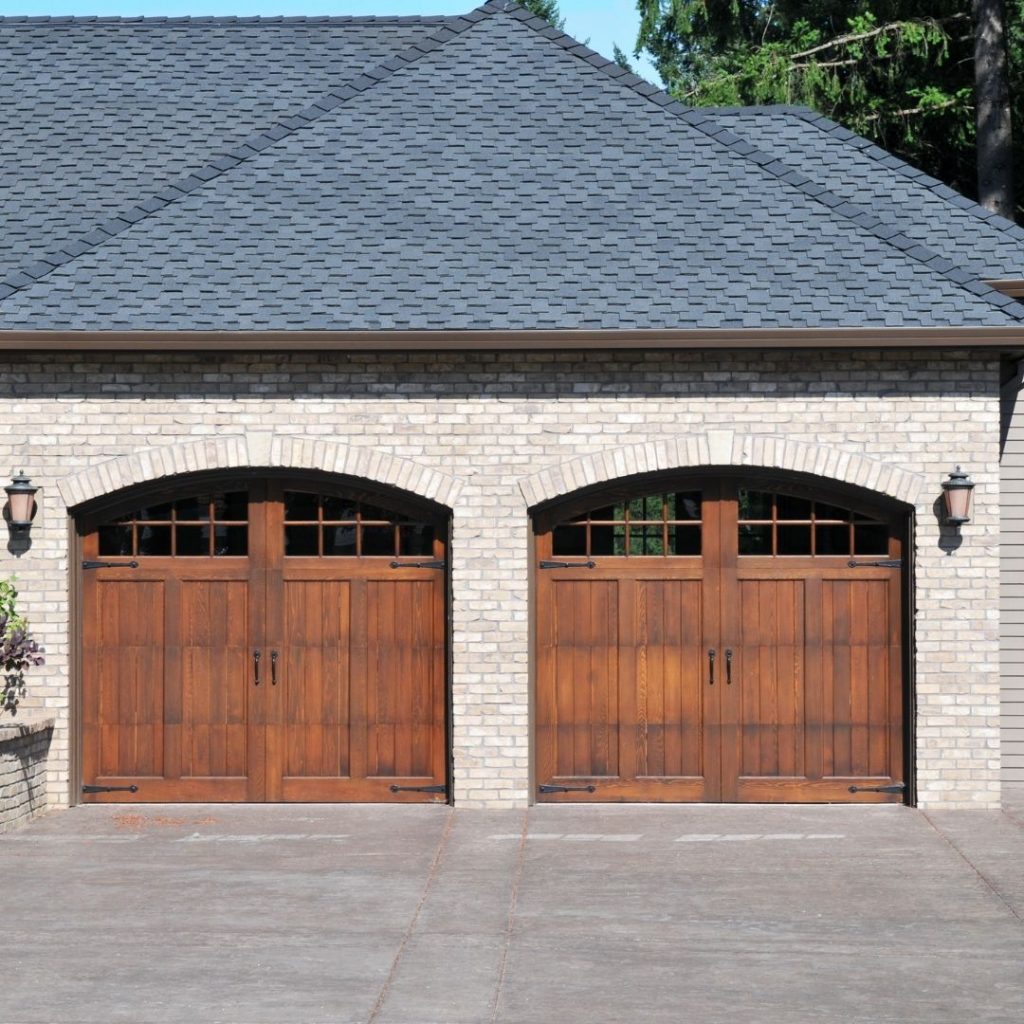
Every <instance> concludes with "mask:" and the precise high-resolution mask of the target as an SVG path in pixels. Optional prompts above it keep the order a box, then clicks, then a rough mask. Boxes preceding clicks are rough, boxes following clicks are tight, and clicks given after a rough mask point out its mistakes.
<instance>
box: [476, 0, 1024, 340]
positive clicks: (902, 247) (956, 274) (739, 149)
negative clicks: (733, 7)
mask: <svg viewBox="0 0 1024 1024" xmlns="http://www.w3.org/2000/svg"><path fill="white" fill-rule="evenodd" d="M492 5H500V6H501V7H502V9H503V10H504V11H505V12H506V13H509V14H511V15H512V16H513V17H514V18H515V19H516V20H517V21H520V22H522V23H523V24H524V25H526V26H527V27H529V28H531V29H533V30H534V31H536V32H537V33H538V34H539V35H542V36H544V37H545V38H547V39H549V40H550V41H551V42H553V43H555V44H556V45H557V46H560V47H561V48H562V49H563V50H565V51H566V52H567V53H570V54H572V55H573V56H574V57H579V58H580V59H581V60H585V61H586V62H587V63H588V64H590V65H591V67H593V68H595V69H597V70H598V71H601V72H603V73H604V74H606V75H608V76H609V77H610V78H614V79H616V80H617V81H618V82H619V83H620V84H622V85H625V86H626V87H628V88H629V89H632V91H633V92H635V93H637V94H638V95H640V96H643V97H644V99H648V100H650V101H651V102H652V103H655V104H657V105H658V106H659V107H661V108H662V110H665V111H667V112H668V113H671V114H674V115H676V116H677V117H679V118H680V119H682V120H683V121H685V122H686V123H687V124H689V125H690V126H691V127H692V128H695V129H696V130H697V131H699V132H701V133H702V134H703V135H706V136H707V137H708V138H710V139H713V140H714V141H715V142H718V143H719V144H721V145H723V146H725V148H726V149H728V150H729V151H730V152H732V153H735V154H736V155H737V156H740V157H742V158H743V159H745V160H749V161H750V162H751V163H755V164H757V165H758V166H759V167H761V168H762V170H764V171H766V172H767V173H768V174H770V175H772V177H774V178H777V179H778V180H779V181H782V182H784V183H785V184H787V185H789V186H790V187H792V188H795V189H796V190H797V191H799V192H802V193H803V194H804V195H806V196H808V197H809V198H811V199H813V200H815V201H816V202H819V203H821V204H822V205H823V206H826V207H828V209H829V210H831V211H832V212H833V213H835V214H837V215H838V216H840V217H842V218H843V219H844V220H846V221H849V222H850V223H852V224H855V225H856V226H857V227H859V228H860V229H861V230H862V231H865V232H866V233H868V234H870V235H873V236H874V237H875V238H877V239H879V240H880V241H882V242H885V243H886V244H887V245H890V246H892V247H893V248H895V249H897V250H898V251H900V252H902V253H903V254H904V255H905V256H907V257H908V258H910V259H912V260H915V261H916V262H918V263H921V264H923V265H924V266H926V267H928V269H929V270H931V271H932V272H933V273H936V274H939V275H941V276H942V277H945V278H946V279H947V280H949V281H952V282H953V283H954V284H956V285H958V286H959V287H961V288H963V289H965V290H966V291H969V292H971V293H972V294H974V295H976V296H978V297H979V298H982V299H985V300H986V301H987V302H989V303H990V304H991V305H992V306H996V307H998V308H999V309H1000V310H1001V311H1002V312H1003V313H1004V314H1005V315H1007V316H1010V317H1013V319H1015V320H1019V321H1022V322H1024V304H1022V303H1019V302H1017V301H1016V300H1014V299H1012V298H1011V297H1010V296H1008V295H1004V294H1003V293H1002V292H1000V291H997V290H996V289H995V288H993V287H992V286H991V285H988V284H985V283H984V281H982V280H981V279H980V278H978V277H976V276H975V275H974V274H970V273H968V272H967V271H965V270H962V269H961V268H959V267H958V266H957V265H956V264H955V263H954V262H953V261H952V260H951V259H949V258H948V257H946V256H943V255H942V254H941V253H936V252H933V251H932V250H931V249H929V248H928V247H927V246H924V245H921V244H920V243H918V242H916V241H914V239H912V238H908V237H907V236H906V235H904V234H903V233H902V232H900V231H898V230H894V229H893V228H891V227H889V226H888V225H886V224H884V223H883V222H882V221H880V220H879V219H878V218H877V217H873V216H871V215H870V214H868V213H866V212H864V211H863V210H861V209H860V208H859V207H857V206H856V204H854V203H852V202H849V201H848V200H845V199H843V198H842V197H841V196H838V195H836V194H835V193H834V192H831V191H830V190H829V189H827V188H823V187H821V186H818V185H815V184H814V182H813V181H811V179H810V178H808V177H807V176H806V175H805V174H802V173H801V172H800V171H798V170H796V169H795V168H793V167H790V166H789V165H788V164H785V163H783V162H782V161H781V160H779V159H777V158H776V157H774V156H773V155H772V154H770V153H765V152H763V151H762V150H759V149H758V148H757V147H756V146H754V145H753V144H752V143H750V142H748V141H747V140H746V139H744V138H742V137H741V136H739V135H736V134H735V133H734V132H731V131H728V130H727V129H726V128H724V127H723V126H722V125H720V124H719V123H718V122H717V121H714V120H712V119H711V118H709V117H707V116H706V115H704V114H703V113H702V112H701V111H702V109H703V108H701V107H687V106H686V105H684V104H682V103H680V102H679V101H678V100H677V99H674V98H673V97H672V96H670V95H669V94H668V93H667V92H665V91H664V90H663V89H660V88H658V86H656V85H652V84H651V83H650V82H647V81H645V80H644V79H643V78H641V77H640V76H639V75H636V74H634V73H633V72H631V71H626V70H625V69H624V68H622V67H620V66H619V65H618V64H617V63H616V62H615V61H613V60H609V59H608V58H607V57H602V56H601V54H599V53H597V51H596V50H592V49H590V47H589V46H584V45H583V44H582V43H579V42H578V41H577V40H575V39H573V37H572V36H570V35H567V34H566V33H565V32H562V31H561V30H560V29H557V28H555V27H554V26H552V25H551V24H550V23H549V22H548V21H546V20H545V19H544V18H541V17H540V16H538V15H535V14H532V13H531V12H530V11H528V10H526V8H524V7H522V6H521V5H520V4H518V3H516V0H492ZM488 6H490V5H488ZM843 131H848V129H843ZM850 134H851V135H852V134H853V133H852V132H851V133H850ZM857 137H858V138H859V136H857ZM880 152H882V153H884V152H885V150H880ZM888 155H891V154H888ZM893 159H896V160H898V157H894V158H893ZM907 166H909V165H907ZM938 184H940V185H941V184H942V183H941V182H939V183H938ZM943 187H944V188H947V189H948V186H943ZM949 191H950V192H952V193H953V194H954V195H958V194H959V193H956V192H954V191H953V190H952V189H949ZM968 202H969V200H968ZM988 212H989V215H990V217H994V216H995V214H992V213H991V211H988ZM1003 219H1004V218H1000V220H1003ZM1007 223H1009V224H1012V222H1007ZM1014 226H1015V225H1014ZM1007 307H1009V308H1007ZM1018 311H1019V312H1018Z"/></svg>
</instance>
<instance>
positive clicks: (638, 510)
mask: <svg viewBox="0 0 1024 1024" xmlns="http://www.w3.org/2000/svg"><path fill="white" fill-rule="evenodd" d="M628 504H629V518H630V519H644V518H646V517H645V516H644V499H643V498H631V499H630V500H629V502H628Z"/></svg>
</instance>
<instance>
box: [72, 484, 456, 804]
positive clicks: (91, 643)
mask: <svg viewBox="0 0 1024 1024" xmlns="http://www.w3.org/2000/svg"><path fill="white" fill-rule="evenodd" d="M80 529H81V531H82V533H83V538H82V553H83V563H82V566H83V568H82V629H83V639H82V659H81V665H82V668H81V675H82V723H83V726H82V775H83V778H82V781H83V783H84V786H83V789H84V792H85V799H86V800H140V801H361V800H381V801H389V802H391V801H410V800H435V801H443V800H444V799H445V793H446V788H445V785H446V783H445V776H446V765H445V760H446V757H445V746H446V745H445V735H446V728H445V708H446V688H445V634H446V629H445V622H446V614H445V583H444V580H445V573H444V564H445V550H446V543H447V517H446V515H445V514H444V513H443V512H440V511H439V510H437V509H436V508H433V507H429V506H427V505H426V504H425V503H419V502H416V501H414V500H410V499H407V498H400V499H397V500H396V498H395V497H394V496H385V495H379V494H372V493H365V492H360V491H358V490H354V489H345V488H341V487H339V486H337V485H334V486H332V485H331V483H330V482H328V481H325V480H317V479H284V478H271V479H267V478H264V479H244V478H243V479H239V478H235V479H219V480H209V479H207V480H204V481H201V482H197V481H196V478H192V480H191V482H188V481H186V482H181V483H179V484H178V485H177V487H175V488H174V489H173V490H164V491H162V492H161V493H154V492H150V493H148V494H146V495H145V496H144V497H143V498H135V499H134V500H133V501H130V502H129V503H127V504H126V503H124V502H122V503H121V505H120V506H119V507H110V508H108V509H107V510H104V511H101V512H95V513H93V514H91V515H90V516H88V517H86V518H83V519H82V521H81V523H80ZM132 787H134V789H133V788H132Z"/></svg>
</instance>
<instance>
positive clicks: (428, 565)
mask: <svg viewBox="0 0 1024 1024" xmlns="http://www.w3.org/2000/svg"><path fill="white" fill-rule="evenodd" d="M445 566H446V563H445V562H442V561H431V562H398V561H395V562H392V563H391V568H392V569H444V568H445Z"/></svg>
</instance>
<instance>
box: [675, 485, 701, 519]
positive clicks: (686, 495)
mask: <svg viewBox="0 0 1024 1024" xmlns="http://www.w3.org/2000/svg"><path fill="white" fill-rule="evenodd" d="M700 504H701V493H700V491H681V492H680V493H679V494H670V495H669V496H668V517H669V519H700Z"/></svg>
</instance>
